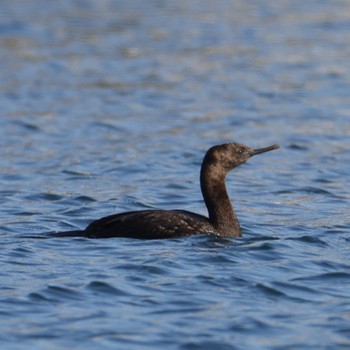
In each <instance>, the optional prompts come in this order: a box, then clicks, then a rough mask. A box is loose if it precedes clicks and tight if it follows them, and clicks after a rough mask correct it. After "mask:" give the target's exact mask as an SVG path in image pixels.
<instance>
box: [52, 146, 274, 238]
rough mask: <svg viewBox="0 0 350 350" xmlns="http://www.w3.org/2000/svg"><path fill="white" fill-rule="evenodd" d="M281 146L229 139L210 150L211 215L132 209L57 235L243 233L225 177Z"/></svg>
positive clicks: (203, 180)
mask: <svg viewBox="0 0 350 350" xmlns="http://www.w3.org/2000/svg"><path fill="white" fill-rule="evenodd" d="M278 148H279V146H278V145H272V146H269V147H265V148H260V149H251V148H249V147H247V146H245V145H242V144H239V143H226V144H223V145H219V146H214V147H212V148H210V149H209V150H208V151H207V153H206V155H205V157H204V159H203V163H202V168H201V173H200V184H201V189H202V194H203V198H204V202H205V204H206V206H207V209H208V213H209V218H207V217H205V216H202V215H199V214H196V213H192V212H189V211H185V210H140V211H130V212H125V213H120V214H115V215H110V216H106V217H104V218H102V219H99V220H96V221H93V222H92V223H91V224H89V225H88V226H87V227H86V229H85V230H81V231H68V232H60V233H56V234H55V236H56V237H57V236H59V237H89V238H109V237H129V238H139V239H161V238H176V237H185V236H191V235H196V234H214V235H217V236H220V237H239V236H241V235H242V232H241V227H240V225H239V221H238V219H237V216H236V214H235V212H234V210H233V207H232V205H231V202H230V199H229V196H228V194H227V190H226V184H225V177H226V175H227V173H228V172H229V171H231V170H232V169H234V168H235V167H237V166H239V165H240V164H242V163H245V162H246V161H247V160H248V159H250V158H251V157H253V156H255V155H257V154H261V153H265V152H269V151H272V150H275V149H278Z"/></svg>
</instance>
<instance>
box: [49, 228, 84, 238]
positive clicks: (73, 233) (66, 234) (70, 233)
mask: <svg viewBox="0 0 350 350" xmlns="http://www.w3.org/2000/svg"><path fill="white" fill-rule="evenodd" d="M50 237H87V234H86V231H85V230H74V231H64V232H54V233H50Z"/></svg>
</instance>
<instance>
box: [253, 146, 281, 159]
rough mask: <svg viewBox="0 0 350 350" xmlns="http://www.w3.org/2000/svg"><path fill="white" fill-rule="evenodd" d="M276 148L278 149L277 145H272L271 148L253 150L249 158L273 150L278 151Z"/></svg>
mask: <svg viewBox="0 0 350 350" xmlns="http://www.w3.org/2000/svg"><path fill="white" fill-rule="evenodd" d="M278 148H280V146H279V145H272V146H269V147H265V148H258V149H254V150H253V152H252V153H251V155H250V156H251V157H253V156H255V155H257V154H260V153H265V152H269V151H273V150H274V149H278Z"/></svg>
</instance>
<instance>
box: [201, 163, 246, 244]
mask: <svg viewBox="0 0 350 350" xmlns="http://www.w3.org/2000/svg"><path fill="white" fill-rule="evenodd" d="M225 177H226V172H224V171H222V169H219V168H216V167H215V166H213V165H208V166H205V165H203V166H202V169H201V178H200V180H201V189H202V193H203V197H204V202H205V204H206V206H207V208H208V213H209V220H210V222H211V224H212V225H213V226H214V227H215V229H217V230H218V232H219V233H220V235H222V236H235V237H237V236H241V228H240V225H239V221H238V219H237V216H236V214H235V212H234V210H233V207H232V204H231V201H230V198H229V196H228V194H227V190H226V184H225Z"/></svg>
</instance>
